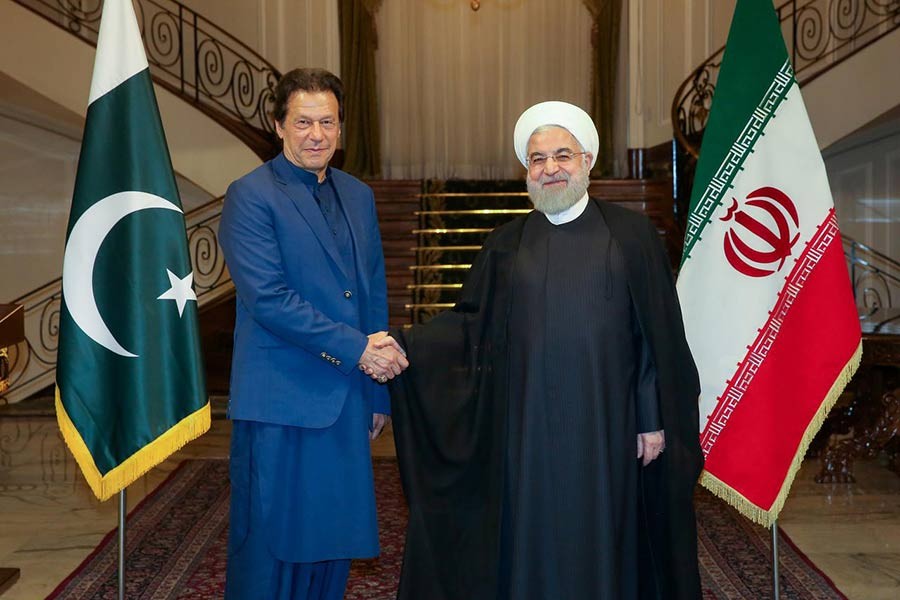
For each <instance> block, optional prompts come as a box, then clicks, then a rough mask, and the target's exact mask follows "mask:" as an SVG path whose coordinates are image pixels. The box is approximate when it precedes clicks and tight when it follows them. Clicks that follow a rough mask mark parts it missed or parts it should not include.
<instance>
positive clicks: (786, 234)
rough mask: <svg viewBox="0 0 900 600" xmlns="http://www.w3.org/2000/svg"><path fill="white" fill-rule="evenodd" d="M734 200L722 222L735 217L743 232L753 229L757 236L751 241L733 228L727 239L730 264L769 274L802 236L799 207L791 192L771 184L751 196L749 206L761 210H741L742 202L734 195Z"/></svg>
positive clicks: (754, 274) (755, 273) (749, 272)
mask: <svg viewBox="0 0 900 600" xmlns="http://www.w3.org/2000/svg"><path fill="white" fill-rule="evenodd" d="M732 201H733V203H732V205H731V208H729V209H728V213H727V214H726V215H725V216H724V217H722V218H721V219H720V221H730V220H732V219H733V220H734V222H735V223H736V224H737V225H740V226H741V228H740V229H742V230H743V231H742V233H743V232H749V233H750V234H751V235H752V236H753V238H755V239H752V242H751V243H748V241H747V239H745V238H741V237H740V236H739V235H738V233H737V231H735V230H736V229H739V228H737V227H732V228H731V229H729V230H728V232H727V233H725V242H724V243H725V258H727V259H728V263H729V264H730V265H731V266H732V267H734V268H735V269H737V271H739V272H740V273H743V274H744V275H747V276H748V277H766V276H768V275H771V274H772V273H775V272H777V271H779V270H780V269H781V267H783V266H784V261H785V259H787V257H788V256H790V255H791V249H792V248H793V247H794V244H796V243H797V239H799V237H800V232H799V228H800V219H799V217H798V216H797V207H795V206H794V203H793V202H792V201H791V199H790V198H788V196H787V194H785V193H784V192H782V191H781V190H779V189H777V188H774V187H769V186H766V187H761V188H759V189H758V190H755V191H753V192H750V193H749V194H748V195H747V201H746V202H745V205H746V206H748V207H753V209H757V210H750V211H749V212H748V210H747V209H746V208H741V209H740V210H738V201H737V200H736V199H734V198H732ZM754 213H756V215H754ZM767 216H768V218H767ZM759 217H762V219H763V220H760V218H759ZM776 264H777V266H776Z"/></svg>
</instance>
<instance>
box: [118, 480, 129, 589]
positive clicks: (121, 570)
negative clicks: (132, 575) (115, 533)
mask: <svg viewBox="0 0 900 600" xmlns="http://www.w3.org/2000/svg"><path fill="white" fill-rule="evenodd" d="M127 510H128V507H127V503H126V501H125V490H124V489H122V490H120V491H119V600H125V513H126V512H127Z"/></svg>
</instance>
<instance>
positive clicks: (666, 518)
mask: <svg viewBox="0 0 900 600" xmlns="http://www.w3.org/2000/svg"><path fill="white" fill-rule="evenodd" d="M594 201H595V202H596V203H597V206H598V207H599V208H600V210H601V212H602V215H603V218H604V220H605V221H606V224H607V226H608V227H609V230H610V233H611V234H612V237H613V241H614V243H616V244H618V247H619V250H620V251H621V253H622V256H623V257H624V261H625V269H626V277H627V282H628V286H629V290H630V292H631V298H632V301H633V303H634V308H635V313H636V316H637V320H638V323H639V325H640V328H641V334H642V336H643V339H644V340H645V341H646V342H647V343H648V344H649V346H650V348H651V349H652V356H653V360H654V364H655V367H656V371H657V382H658V393H659V409H660V414H661V417H662V423H663V428H664V430H665V433H666V450H665V452H664V453H663V454H661V455H660V457H659V458H658V459H657V460H655V461H653V462H652V463H651V464H650V465H649V466H647V467H644V468H642V469H641V470H640V477H639V480H640V481H639V485H640V488H641V489H640V493H639V494H638V498H639V503H640V506H639V507H638V510H639V512H640V517H639V541H638V543H639V558H640V560H639V561H638V564H640V565H641V572H640V575H639V581H640V598H642V599H643V598H648V599H649V598H654V599H670V598H671V599H678V600H689V599H690V600H693V599H697V598H700V597H701V589H700V576H699V570H698V565H697V539H696V523H695V519H694V509H693V492H694V486H695V484H696V481H697V478H698V477H699V475H700V471H701V470H702V466H703V458H702V452H701V450H700V445H699V422H698V419H699V414H698V406H697V398H698V396H699V391H700V386H699V378H698V375H697V369H696V367H695V365H694V362H693V359H692V358H691V354H690V350H689V348H688V345H687V341H686V339H685V335H684V328H683V325H682V319H681V309H680V307H679V305H678V298H677V295H676V293H675V286H674V281H673V277H672V272H671V270H670V269H669V261H668V259H667V257H666V254H665V251H664V249H663V246H662V243H661V241H660V239H659V235H658V234H657V232H656V230H655V228H654V227H653V225H652V224H651V223H650V221H649V220H648V219H647V218H646V217H645V216H644V215H641V214H640V213H636V212H633V211H631V210H628V209H625V208H622V207H619V206H616V205H613V204H609V203H607V202H603V201H599V200H594ZM527 218H528V217H522V218H519V219H516V220H514V221H511V222H510V223H507V224H505V225H503V226H501V227H498V228H497V229H496V230H494V232H493V233H492V234H491V235H490V236H489V237H488V239H487V240H486V242H485V244H484V247H483V249H482V251H481V252H480V253H479V255H478V257H477V258H476V260H475V263H474V264H473V265H472V268H471V270H470V272H469V275H468V277H467V279H466V283H465V284H464V286H463V289H462V292H461V295H460V299H459V301H458V303H457V304H456V306H455V307H454V308H453V309H452V310H450V311H447V312H445V313H442V314H440V315H438V316H437V317H435V318H434V319H433V320H431V321H430V322H429V323H428V324H426V325H424V326H416V327H413V328H412V329H409V330H406V331H394V332H392V335H394V336H395V337H396V338H397V339H398V341H399V342H400V343H401V345H402V346H403V347H404V348H406V349H407V352H408V354H409V357H410V367H409V369H408V370H407V371H406V372H405V373H404V374H403V375H401V376H400V377H398V378H397V379H395V380H394V381H393V382H392V383H391V404H392V414H393V419H394V437H395V442H396V445H397V456H398V461H399V466H400V476H401V480H402V483H403V489H404V493H405V495H406V500H407V503H408V505H409V526H408V529H407V537H406V548H405V551H404V560H403V570H402V573H401V578H400V586H399V590H398V598H399V599H401V600H497V590H498V587H497V586H498V554H499V545H500V525H501V518H502V517H501V508H502V499H503V491H504V487H503V486H504V481H503V478H504V477H503V473H504V459H505V456H506V454H505V442H506V415H507V403H508V393H507V392H508V380H507V377H508V365H509V355H508V346H507V341H508V335H507V327H508V325H509V315H510V305H511V302H510V298H511V277H512V273H513V265H514V264H515V259H516V254H517V251H518V248H519V242H520V239H521V235H522V230H523V227H524V224H525V220H526V219H527ZM521 325H524V324H521ZM513 600H514V599H513ZM560 600H562V599H560ZM566 600H570V599H566ZM571 600H580V599H571ZM584 600H588V599H584Z"/></svg>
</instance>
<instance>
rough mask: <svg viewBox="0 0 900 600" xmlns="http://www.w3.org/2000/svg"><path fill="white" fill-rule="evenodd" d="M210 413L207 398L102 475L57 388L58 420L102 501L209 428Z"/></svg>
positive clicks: (77, 460) (82, 468)
mask: <svg viewBox="0 0 900 600" xmlns="http://www.w3.org/2000/svg"><path fill="white" fill-rule="evenodd" d="M210 414H211V413H210V405H209V402H208V401H207V403H206V404H205V405H204V406H203V407H202V408H200V409H199V410H197V411H195V412H193V413H191V414H189V415H188V416H186V417H185V418H183V419H182V420H181V421H179V422H178V423H176V424H175V425H173V426H172V427H170V428H169V429H168V430H167V431H165V432H164V433H163V434H162V435H160V436H159V437H158V438H156V439H155V440H153V441H152V442H150V443H149V444H147V445H146V446H144V447H143V448H141V449H140V450H138V451H137V452H135V453H134V454H132V455H131V456H129V457H128V458H126V459H125V460H124V461H123V462H122V464H120V465H118V466H117V467H115V468H114V469H112V470H111V471H109V472H108V473H106V474H105V475H102V474H101V473H100V471H99V470H98V469H97V465H96V464H94V457H93V456H91V453H90V451H89V450H88V448H87V446H86V445H85V443H84V440H83V439H82V438H81V434H80V433H78V429H77V428H76V427H75V424H74V423H73V422H72V420H71V419H70V418H69V415H68V413H66V409H65V407H63V403H62V401H61V400H60V396H59V387H57V388H56V420H57V422H58V423H59V429H60V431H62V435H63V439H64V440H65V442H66V445H67V446H68V447H69V450H71V451H72V454H73V455H74V456H75V462H77V463H78V466H79V467H81V472H82V473H84V478H85V480H87V483H88V485H89V486H90V487H91V490H92V491H93V492H94V495H95V496H97V498H98V499H100V500H101V501H103V500H108V499H110V498H111V497H113V496H114V495H115V494H117V493H118V492H119V491H120V490H123V489H125V488H126V487H128V486H129V485H130V484H132V483H133V482H134V481H136V480H137V479H138V478H140V477H141V476H142V475H144V473H146V472H147V471H149V470H150V469H152V468H153V467H155V466H156V465H158V464H159V463H161V462H162V461H164V460H166V459H167V458H168V457H169V456H170V455H171V454H172V453H174V452H176V451H177V450H179V449H180V448H181V447H182V446H184V445H185V444H187V443H188V442H190V441H191V440H194V439H196V438H198V437H200V436H201V435H203V434H204V433H206V432H207V431H209V426H210V419H211V417H210Z"/></svg>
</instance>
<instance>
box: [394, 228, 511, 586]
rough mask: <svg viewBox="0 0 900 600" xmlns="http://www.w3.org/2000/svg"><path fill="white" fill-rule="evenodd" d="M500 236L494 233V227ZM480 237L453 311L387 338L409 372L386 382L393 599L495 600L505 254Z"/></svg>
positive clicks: (502, 385)
mask: <svg viewBox="0 0 900 600" xmlns="http://www.w3.org/2000/svg"><path fill="white" fill-rule="evenodd" d="M495 233H501V234H502V232H495ZM496 238H497V235H493V236H492V237H491V238H489V239H488V241H487V242H486V243H485V247H484V248H483V250H482V251H481V253H480V254H479V255H478V257H477V259H476V260H475V263H474V264H473V266H472V269H471V270H470V272H469V275H468V277H467V280H466V283H465V284H464V285H463V289H462V292H461V296H460V300H459V302H458V303H457V304H456V306H455V307H454V308H453V310H450V311H447V312H444V313H441V314H440V315H438V316H436V317H435V318H434V319H432V320H431V321H430V322H429V323H428V324H427V325H425V326H415V327H413V328H411V329H409V330H397V331H393V332H391V334H392V335H394V336H395V337H396V339H397V340H398V341H399V342H400V344H401V345H402V346H403V347H404V348H406V350H407V354H408V356H409V360H410V366H409V368H408V369H407V370H406V371H405V372H404V373H403V375H401V376H400V377H398V378H396V379H395V380H394V381H393V382H392V383H391V410H392V415H393V419H394V439H395V443H396V446H397V457H398V461H399V466H400V475H401V481H402V483H403V490H404V494H405V495H406V500H407V503H408V505H409V526H408V529H407V535H406V547H405V550H404V555H403V569H402V573H401V577H400V586H399V590H398V596H397V597H398V598H400V599H403V600H422V599H425V598H427V599H429V600H457V599H463V598H465V599H467V600H479V599H482V598H483V599H485V600H494V598H493V594H495V591H496V577H497V573H496V566H497V553H498V536H499V512H500V498H501V496H500V494H501V490H502V483H503V482H502V481H501V478H500V474H501V473H502V465H501V462H500V461H501V459H502V456H503V452H502V450H501V448H500V444H502V442H503V440H504V438H505V434H504V431H503V427H504V419H503V418H502V415H503V414H504V413H503V411H505V404H504V403H503V402H502V401H497V399H498V398H504V397H505V393H504V389H503V387H504V386H505V384H506V378H505V364H506V349H505V327H496V326H495V325H496V324H498V323H500V322H501V321H502V320H503V319H505V314H504V311H505V307H506V306H507V305H508V303H507V302H506V301H505V299H504V298H503V294H504V293H505V292H504V290H506V289H508V287H509V286H508V283H507V281H506V278H507V277H508V276H509V273H510V268H509V266H510V260H511V259H510V257H509V255H508V253H507V252H505V251H504V250H503V249H497V248H494V247H493V240H494V239H496Z"/></svg>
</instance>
